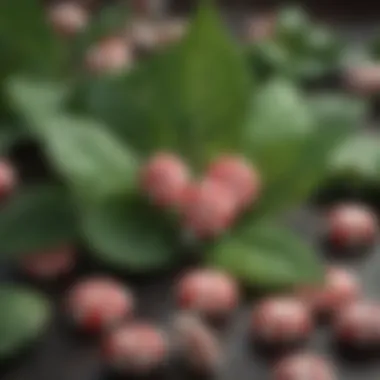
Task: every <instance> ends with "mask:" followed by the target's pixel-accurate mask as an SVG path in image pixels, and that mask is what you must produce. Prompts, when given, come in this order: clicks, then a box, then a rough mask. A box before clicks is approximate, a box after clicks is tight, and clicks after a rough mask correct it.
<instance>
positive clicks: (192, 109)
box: [72, 2, 250, 166]
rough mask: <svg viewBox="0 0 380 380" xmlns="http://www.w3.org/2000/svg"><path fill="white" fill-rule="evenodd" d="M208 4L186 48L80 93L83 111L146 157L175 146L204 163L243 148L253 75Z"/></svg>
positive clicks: (90, 84)
mask: <svg viewBox="0 0 380 380" xmlns="http://www.w3.org/2000/svg"><path fill="white" fill-rule="evenodd" d="M206 3H207V4H203V5H202V6H201V8H200V9H199V11H198V13H197V16H196V18H195V20H194V22H193V25H192V27H191V28H190V32H189V35H188V36H187V38H185V39H184V40H183V42H182V43H181V44H180V45H179V46H175V47H173V48H171V49H169V50H168V51H166V52H163V53H160V54H158V55H157V56H155V57H153V58H152V59H150V60H148V62H146V63H143V64H142V65H141V66H140V67H138V68H137V69H136V70H134V71H133V72H131V73H129V74H124V75H122V76H120V77H111V78H110V77H105V78H98V79H95V80H94V81H91V82H87V81H85V83H82V84H80V85H79V86H78V89H77V91H76V92H75V94H74V96H73V98H74V99H73V101H72V103H73V104H74V105H75V108H76V109H77V110H79V111H81V110H82V111H83V110H84V111H85V112H88V113H90V114H91V115H96V117H99V118H100V119H102V120H103V121H106V122H107V123H108V124H109V125H110V126H112V127H113V128H114V129H115V131H116V132H117V133H118V134H119V136H121V137H123V138H125V139H126V140H127V141H128V143H129V144H131V146H132V147H133V148H136V150H138V151H139V152H143V153H145V154H149V153H151V152H152V151H155V150H157V149H171V150H173V151H177V152H179V153H181V154H182V155H183V156H184V157H185V158H188V159H189V160H190V161H191V162H192V163H193V165H194V166H202V165H203V164H204V163H205V161H207V160H208V158H209V157H210V156H211V155H213V154H215V152H219V151H220V150H233V149H237V147H238V144H239V142H240V137H241V134H240V128H241V125H242V124H241V121H242V120H243V118H244V116H245V111H246V102H247V98H248V97H247V94H248V91H249V84H250V79H249V75H248V70H247V67H246V64H245V61H244V58H243V55H242V53H241V52H240V51H239V49H238V47H237V45H236V44H235V43H234V42H233V41H232V39H231V38H230V36H229V35H228V33H227V31H226V29H225V28H224V26H223V24H222V22H221V21H220V19H219V15H218V14H217V11H216V10H215V9H214V8H213V7H212V6H211V5H209V4H208V2H206ZM232 73H233V75H232Z"/></svg>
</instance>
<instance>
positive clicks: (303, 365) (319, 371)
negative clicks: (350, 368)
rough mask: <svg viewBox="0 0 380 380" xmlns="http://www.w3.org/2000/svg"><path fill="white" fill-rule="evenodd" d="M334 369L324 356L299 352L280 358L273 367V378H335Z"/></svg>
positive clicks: (299, 379) (286, 379)
mask: <svg viewBox="0 0 380 380" xmlns="http://www.w3.org/2000/svg"><path fill="white" fill-rule="evenodd" d="M336 378H337V377H336V374H335V370H334V368H333V367H332V365H331V364H330V363H329V362H328V361H326V360H325V359H324V358H322V357H319V356H317V355H313V354H310V353H300V354H296V355H293V356H290V357H287V358H284V359H282V360H281V361H280V362H279V363H278V364H277V365H276V366H275V368H274V375H273V380H305V379H307V380H336Z"/></svg>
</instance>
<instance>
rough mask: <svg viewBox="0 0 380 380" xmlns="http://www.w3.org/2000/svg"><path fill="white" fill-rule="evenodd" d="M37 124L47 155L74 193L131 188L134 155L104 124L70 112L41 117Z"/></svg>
mask: <svg viewBox="0 0 380 380" xmlns="http://www.w3.org/2000/svg"><path fill="white" fill-rule="evenodd" d="M41 125H42V127H43V130H44V131H45V134H44V142H45V148H46V151H47V154H48V156H49V157H50V159H51V160H52V162H53V164H54V165H55V167H56V168H57V170H58V171H59V172H60V173H61V174H62V175H63V176H64V177H65V179H66V180H67V182H68V183H69V184H70V185H71V186H72V188H73V190H74V192H75V193H76V194H77V195H78V196H80V197H82V198H84V199H87V198H96V199H98V198H103V197H108V196H112V195H114V194H124V195H128V194H129V193H132V192H133V191H134V190H135V188H136V182H137V170H138V162H137V159H136V156H135V155H134V154H133V153H132V152H131V151H129V150H128V148H127V146H126V145H122V144H120V143H119V141H118V140H117V139H116V138H114V137H113V136H112V134H110V133H109V131H107V129H106V127H105V126H103V125H102V124H98V123H97V122H96V121H94V120H91V119H87V118H80V117H74V116H70V115H56V116H53V117H51V118H45V119H43V120H42V121H41Z"/></svg>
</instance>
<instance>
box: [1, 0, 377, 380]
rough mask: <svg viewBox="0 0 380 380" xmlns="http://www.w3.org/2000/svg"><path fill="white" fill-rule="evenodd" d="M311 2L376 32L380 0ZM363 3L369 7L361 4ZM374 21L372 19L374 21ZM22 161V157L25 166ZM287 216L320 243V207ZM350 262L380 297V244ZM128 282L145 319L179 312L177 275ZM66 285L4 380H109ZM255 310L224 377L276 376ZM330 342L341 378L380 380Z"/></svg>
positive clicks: (228, 342) (321, 347) (359, 33)
mask: <svg viewBox="0 0 380 380" xmlns="http://www.w3.org/2000/svg"><path fill="white" fill-rule="evenodd" d="M184 3H185V2H184ZM239 3H241V4H242V3H243V2H242V1H240V2H239ZM261 3H263V2H261ZM308 3H309V6H308V8H309V9H310V10H311V11H312V12H313V11H314V13H315V14H316V15H318V16H319V17H320V18H322V19H325V20H327V21H328V22H329V23H331V24H332V25H333V26H335V27H336V28H337V29H338V30H339V31H340V32H341V33H342V35H343V36H345V37H347V38H348V39H349V40H350V41H351V42H352V43H353V44H357V45H358V46H360V45H362V43H363V42H364V41H365V40H366V39H367V38H368V37H369V36H371V35H372V34H373V33H374V31H375V30H376V22H374V21H372V20H373V19H374V18H376V17H377V18H378V19H380V3H379V4H378V6H377V8H379V10H377V11H376V10H372V12H371V11H370V10H368V7H369V5H367V6H366V3H367V2H366V1H364V2H357V4H356V5H355V4H354V3H353V2H346V1H345V2H341V5H340V6H338V4H337V3H338V1H332V0H328V1H327V0H326V1H320V2H319V3H320V4H319V6H314V7H313V6H312V3H314V4H316V2H315V1H313V2H308ZM310 4H311V6H310ZM359 4H360V6H361V5H363V7H361V8H360V6H359ZM327 5H329V6H330V9H331V11H328V10H327V11H326V9H325V8H324V6H327ZM340 9H342V10H340ZM359 10H360V11H359ZM370 19H371V22H369V21H368V20H370ZM374 123H376V122H375V121H372V122H371V124H374ZM16 155H17V154H16ZM24 155H25V152H24ZM22 161H23V160H22V159H21V161H20V163H21V164H22ZM25 174H26V175H29V178H32V179H33V178H34V176H36V175H37V174H38V170H37V172H36V173H34V172H33V173H29V172H28V170H26V171H25ZM286 220H287V223H289V224H290V225H292V226H294V228H295V230H296V231H298V232H299V233H300V234H302V235H304V236H305V237H307V238H308V239H310V240H311V241H312V242H313V243H314V244H318V236H317V231H318V227H319V220H318V218H317V214H316V212H315V211H313V210H312V209H311V208H307V209H303V210H301V211H299V212H296V213H294V215H292V216H291V217H290V218H287V219H286ZM321 254H322V250H321ZM345 264H347V265H348V266H351V267H353V268H354V269H355V271H357V272H358V274H359V276H360V278H361V280H362V281H363V285H364V289H365V292H366V294H367V295H368V296H369V297H375V298H376V297H379V291H380V275H379V274H378V272H380V245H378V246H377V247H374V248H373V250H372V251H371V252H369V253H368V255H366V256H365V257H363V258H362V259H361V260H357V261H356V262H350V263H345ZM85 272H86V270H85ZM81 274H82V275H83V274H84V273H81ZM79 276H80V274H79V275H78V277H79ZM14 278H15V277H14V276H12V273H11V268H9V267H0V280H2V281H5V280H9V279H10V280H12V279H14ZM123 280H124V281H125V282H126V283H128V284H130V285H132V286H133V288H134V289H135V292H136V294H137V298H138V306H139V313H140V316H141V318H144V319H145V318H146V319H148V320H152V321H155V322H156V323H158V324H160V325H162V326H163V327H164V328H166V327H167V326H168V319H169V316H170V313H171V311H172V310H173V300H172V297H171V288H172V285H173V282H174V281H175V277H174V276H173V275H171V274H165V275H162V276H158V277H155V278H149V279H123ZM65 287H67V285H64V284H60V287H59V288H60V289H57V287H55V288H53V289H49V290H46V289H45V290H44V291H46V292H47V293H48V294H49V295H50V297H51V298H52V300H54V302H56V304H57V316H56V318H55V319H54V321H53V322H52V324H51V326H50V327H49V329H48V331H47V332H46V334H45V336H44V338H43V339H42V341H41V342H40V344H39V345H38V346H37V347H35V348H34V349H33V350H32V352H29V353H28V354H27V355H25V357H23V358H20V359H18V360H17V361H15V362H12V363H9V365H8V366H7V368H1V369H0V379H1V380H96V379H107V375H106V374H105V372H104V371H103V368H102V364H101V361H100V358H99V353H98V352H97V348H96V345H95V344H93V343H91V342H88V341H85V340H83V339H79V338H78V337H76V336H75V335H73V334H72V333H71V332H70V331H69V330H68V329H67V328H66V327H65V325H64V324H63V323H62V322H61V321H60V318H59V313H58V310H59V307H58V305H59V301H60V299H61V295H62V293H63V292H64V288H65ZM249 308H250V304H249V303H248V302H247V303H246V304H244V305H243V306H242V307H241V309H240V310H239V311H238V312H236V314H235V315H234V317H233V318H232V319H231V321H230V323H229V325H228V326H227V327H226V328H225V329H224V330H223V331H222V332H221V334H222V341H223V345H224V349H225V351H226V358H227V359H226V361H225V362H224V365H223V367H222V369H221V370H220V373H219V374H218V376H217V379H218V380H232V379H239V380H254V379H257V380H265V379H270V372H269V371H268V366H267V363H266V361H265V360H264V359H263V358H261V357H260V356H258V355H257V354H255V353H254V352H252V350H250V349H249V347H248V342H247V316H248V311H249ZM0 339H1V337H0ZM329 343H330V342H329V334H328V328H327V327H321V328H320V329H319V330H318V332H317V333H316V334H315V336H314V338H313V340H312V342H311V343H310V348H311V349H312V350H315V351H317V352H320V353H323V354H325V355H328V356H329V357H331V358H333V359H334V362H335V364H336V365H337V370H338V375H339V379H340V380H379V379H380V359H379V361H377V362H375V363H371V364H369V363H366V364H365V365H364V364H361V363H355V362H350V363H348V362H346V361H344V360H342V359H341V358H339V357H338V356H337V355H336V353H335V352H334V350H332V348H331V345H330V344H329ZM183 377H184V376H183V374H181V373H178V372H176V371H175V370H174V369H172V370H169V371H168V373H167V375H166V376H165V379H170V380H172V379H173V380H177V379H183Z"/></svg>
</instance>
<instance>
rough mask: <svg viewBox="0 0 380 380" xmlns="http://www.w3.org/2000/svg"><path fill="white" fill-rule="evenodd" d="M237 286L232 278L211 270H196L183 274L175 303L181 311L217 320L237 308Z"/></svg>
mask: <svg viewBox="0 0 380 380" xmlns="http://www.w3.org/2000/svg"><path fill="white" fill-rule="evenodd" d="M238 299H239V291H238V286H237V284H236V282H235V280H234V279H233V278H231V277H230V276H229V275H227V274H225V273H224V272H219V271H217V270H213V269H198V270H194V271H192V272H189V273H187V274H185V275H184V276H183V277H182V278H181V279H180V281H179V283H178V287H177V302H178V305H179V307H180V308H181V309H185V310H191V311H194V312H197V313H199V314H201V315H203V316H205V317H208V318H212V319H214V318H215V319H219V318H222V319H223V317H226V316H227V315H229V314H230V313H231V312H232V311H233V310H234V309H235V308H236V306H237V304H238Z"/></svg>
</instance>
